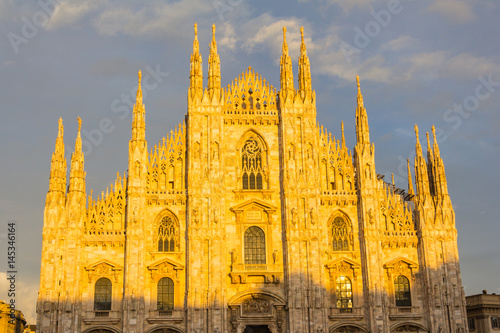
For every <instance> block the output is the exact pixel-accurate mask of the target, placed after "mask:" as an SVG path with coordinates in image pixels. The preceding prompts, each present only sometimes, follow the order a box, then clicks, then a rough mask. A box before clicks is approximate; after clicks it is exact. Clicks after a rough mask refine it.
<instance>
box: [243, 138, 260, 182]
mask: <svg viewBox="0 0 500 333" xmlns="http://www.w3.org/2000/svg"><path fill="white" fill-rule="evenodd" d="M241 167H242V180H243V189H244V190H262V188H263V186H262V184H263V176H264V171H263V166H262V148H261V146H260V144H259V142H258V141H257V140H256V139H255V138H250V139H248V140H246V141H245V143H244V144H243V149H242V150H241Z"/></svg>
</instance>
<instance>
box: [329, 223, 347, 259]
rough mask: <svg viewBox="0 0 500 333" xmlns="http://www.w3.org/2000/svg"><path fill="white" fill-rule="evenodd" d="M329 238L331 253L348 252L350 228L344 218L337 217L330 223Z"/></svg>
mask: <svg viewBox="0 0 500 333" xmlns="http://www.w3.org/2000/svg"><path fill="white" fill-rule="evenodd" d="M330 237H331V240H332V250H333V251H349V243H350V239H351V227H350V225H349V223H348V222H347V221H346V220H345V219H344V218H342V217H340V216H337V217H336V218H335V219H334V220H333V221H332V225H331V227H330Z"/></svg>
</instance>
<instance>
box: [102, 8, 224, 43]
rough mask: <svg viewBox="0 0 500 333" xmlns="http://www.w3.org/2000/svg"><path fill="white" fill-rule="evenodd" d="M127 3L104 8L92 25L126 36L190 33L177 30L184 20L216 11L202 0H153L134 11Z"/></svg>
mask: <svg viewBox="0 0 500 333" xmlns="http://www.w3.org/2000/svg"><path fill="white" fill-rule="evenodd" d="M130 7H132V6H129V7H127V8H125V7H122V8H121V9H116V8H108V9H106V10H104V11H103V12H101V13H100V15H99V16H98V17H97V18H96V19H95V20H94V23H93V25H94V27H95V29H96V30H97V31H98V32H99V33H100V34H102V35H115V34H117V33H123V34H127V35H130V36H145V35H147V36H152V35H165V34H180V35H184V34H186V33H189V34H192V30H190V31H179V27H180V26H182V25H183V24H184V22H186V21H188V22H193V23H194V22H195V21H196V19H195V18H196V17H198V18H199V17H200V16H206V15H207V14H209V13H213V14H214V15H216V12H215V9H214V8H213V6H212V5H211V2H209V1H203V0H190V1H187V0H182V1H176V2H172V3H163V2H154V3H152V4H151V5H147V6H144V7H143V8H141V9H140V10H138V11H133V10H132V9H131V8H130ZM214 17H215V16H214Z"/></svg>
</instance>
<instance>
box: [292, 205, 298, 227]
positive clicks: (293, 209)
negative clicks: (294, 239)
mask: <svg viewBox="0 0 500 333" xmlns="http://www.w3.org/2000/svg"><path fill="white" fill-rule="evenodd" d="M291 214H292V224H297V222H298V221H297V208H295V207H294V208H292V211H291Z"/></svg>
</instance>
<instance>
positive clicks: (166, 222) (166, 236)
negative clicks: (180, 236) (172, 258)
mask: <svg viewBox="0 0 500 333" xmlns="http://www.w3.org/2000/svg"><path fill="white" fill-rule="evenodd" d="M176 236H177V228H176V223H175V221H174V219H173V218H172V217H170V216H164V217H163V218H162V219H161V221H160V223H159V225H158V234H157V237H158V251H159V252H174V251H175V247H176V246H175V243H176Z"/></svg>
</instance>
